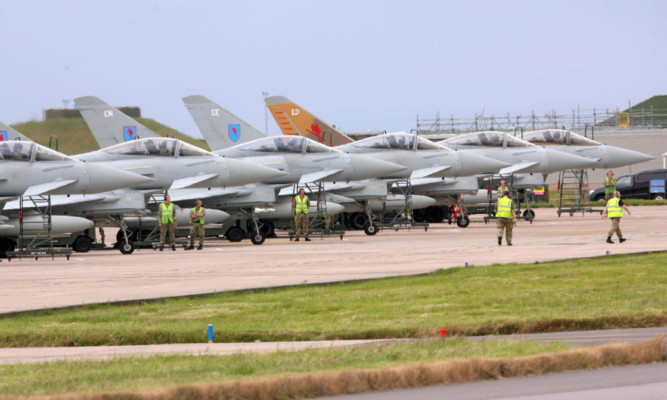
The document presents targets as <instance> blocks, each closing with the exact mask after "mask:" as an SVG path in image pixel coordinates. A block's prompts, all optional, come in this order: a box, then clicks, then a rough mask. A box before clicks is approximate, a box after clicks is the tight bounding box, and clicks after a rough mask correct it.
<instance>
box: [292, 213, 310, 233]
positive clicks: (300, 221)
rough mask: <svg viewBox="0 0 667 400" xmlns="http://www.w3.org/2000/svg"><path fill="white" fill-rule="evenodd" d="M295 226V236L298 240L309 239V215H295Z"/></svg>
mask: <svg viewBox="0 0 667 400" xmlns="http://www.w3.org/2000/svg"><path fill="white" fill-rule="evenodd" d="M294 224H295V225H296V227H295V232H294V234H295V235H296V238H297V239H298V238H299V236H305V237H308V214H304V213H301V214H295V215H294Z"/></svg>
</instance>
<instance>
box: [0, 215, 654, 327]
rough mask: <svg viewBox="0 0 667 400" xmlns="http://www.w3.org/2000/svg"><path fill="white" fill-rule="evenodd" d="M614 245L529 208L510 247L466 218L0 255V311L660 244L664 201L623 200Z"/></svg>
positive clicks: (601, 226)
mask: <svg viewBox="0 0 667 400" xmlns="http://www.w3.org/2000/svg"><path fill="white" fill-rule="evenodd" d="M630 210H631V211H632V215H631V216H626V217H624V218H623V220H622V223H621V228H622V230H623V232H624V234H625V236H626V237H627V238H628V240H627V241H626V242H625V243H623V244H620V243H615V244H607V243H605V242H604V240H605V238H606V235H607V231H608V230H609V227H610V222H609V220H607V219H604V220H603V219H600V216H599V214H597V213H596V214H585V215H583V216H582V214H576V215H575V216H573V217H570V216H569V215H567V214H565V215H564V216H562V217H560V218H559V217H558V216H557V215H556V210H555V209H537V210H536V213H537V217H536V219H535V221H534V223H533V224H530V223H528V222H526V221H519V224H518V226H517V227H516V228H515V230H514V237H515V239H514V246H513V247H507V246H502V247H499V246H497V243H496V228H495V222H493V221H492V222H491V223H489V224H484V223H482V222H480V221H481V216H472V219H473V221H476V222H473V223H471V225H470V226H469V227H468V228H465V229H462V228H458V227H457V226H456V225H447V224H432V225H431V227H430V228H429V229H428V232H425V231H424V230H423V229H413V230H411V231H407V230H401V231H397V232H395V231H393V230H389V231H383V232H380V233H378V234H377V235H376V236H366V235H365V234H363V232H353V233H348V234H346V235H345V238H344V240H342V241H341V240H340V239H339V238H338V237H329V238H325V239H319V238H314V239H313V241H312V242H304V241H301V242H299V243H296V242H290V241H289V240H288V239H269V240H267V241H266V243H265V244H264V245H261V246H254V245H252V244H250V242H249V241H245V242H242V243H235V244H232V243H229V242H227V241H208V242H207V243H206V245H205V249H204V250H203V251H187V252H186V251H183V250H182V249H179V250H178V251H176V252H171V251H166V250H165V251H164V252H156V251H153V250H137V251H135V253H134V254H132V255H122V254H120V253H119V252H118V251H116V250H108V251H92V252H90V253H75V254H74V255H73V257H72V259H71V260H70V261H67V260H65V259H64V258H56V259H55V260H51V259H50V258H47V259H45V258H41V259H39V260H37V261H35V260H33V259H23V260H16V259H14V260H12V261H11V262H8V261H7V260H4V261H2V262H1V263H0V276H1V277H2V278H1V279H0V314H3V313H12V312H18V311H26V310H37V309H44V308H57V307H67V306H77V305H82V304H88V303H104V302H115V301H127V300H137V299H153V298H161V297H172V296H185V295H195V294H204V293H213V292H220V291H228V290H239V289H249V288H266V287H275V286H284V285H298V284H305V283H323V282H335V281H345V280H358V279H370V278H379V277H387V276H399V275H413V274H420V273H427V272H431V271H434V270H437V269H440V268H454V267H462V266H463V265H464V264H465V263H466V262H467V263H469V265H470V266H474V265H489V264H493V263H509V262H520V263H533V262H535V261H550V260H558V259H565V258H578V257H597V256H604V255H605V254H606V252H607V251H609V252H610V254H623V253H638V252H648V251H664V250H667V231H665V229H664V223H663V222H664V221H665V220H667V207H659V206H645V207H630Z"/></svg>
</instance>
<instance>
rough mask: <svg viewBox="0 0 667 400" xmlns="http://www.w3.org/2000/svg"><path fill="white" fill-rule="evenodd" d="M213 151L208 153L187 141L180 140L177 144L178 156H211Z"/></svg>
mask: <svg viewBox="0 0 667 400" xmlns="http://www.w3.org/2000/svg"><path fill="white" fill-rule="evenodd" d="M213 155H214V154H213V153H209V152H208V151H206V150H204V149H200V148H199V147H197V146H193V145H191V144H189V143H185V142H183V141H181V143H180V145H179V146H178V156H179V157H207V156H213Z"/></svg>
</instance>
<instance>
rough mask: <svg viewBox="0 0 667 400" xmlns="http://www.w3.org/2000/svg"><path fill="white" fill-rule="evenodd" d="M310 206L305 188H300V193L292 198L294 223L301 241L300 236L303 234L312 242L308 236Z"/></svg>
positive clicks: (297, 238)
mask: <svg viewBox="0 0 667 400" xmlns="http://www.w3.org/2000/svg"><path fill="white" fill-rule="evenodd" d="M309 208H310V201H309V200H308V196H306V191H305V189H301V190H299V194H298V195H296V197H294V198H293V199H292V209H293V210H294V224H295V225H296V232H295V235H296V239H294V241H295V242H298V241H299V236H301V235H303V236H304V237H305V238H306V242H310V238H308V209H309Z"/></svg>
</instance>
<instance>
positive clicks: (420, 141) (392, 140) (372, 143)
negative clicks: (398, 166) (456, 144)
mask: <svg viewBox="0 0 667 400" xmlns="http://www.w3.org/2000/svg"><path fill="white" fill-rule="evenodd" d="M415 143H417V149H419V150H445V149H446V147H444V146H440V145H438V144H435V143H433V142H431V141H429V140H427V139H424V138H420V137H417V136H416V135H410V134H407V133H390V134H387V135H378V136H373V137H369V138H367V139H363V140H359V141H357V142H354V143H353V146H354V147H356V148H359V149H381V150H412V149H413V148H414V146H415Z"/></svg>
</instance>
